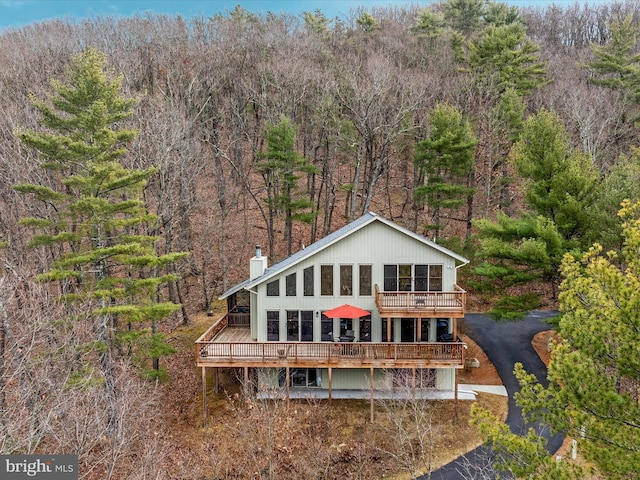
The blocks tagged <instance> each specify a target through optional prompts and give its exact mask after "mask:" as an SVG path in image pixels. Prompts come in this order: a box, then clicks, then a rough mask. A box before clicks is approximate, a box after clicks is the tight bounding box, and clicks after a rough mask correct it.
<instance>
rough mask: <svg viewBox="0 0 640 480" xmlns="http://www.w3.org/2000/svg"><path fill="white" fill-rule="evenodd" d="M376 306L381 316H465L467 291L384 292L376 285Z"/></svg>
mask: <svg viewBox="0 0 640 480" xmlns="http://www.w3.org/2000/svg"><path fill="white" fill-rule="evenodd" d="M375 292H376V299H375V300H376V307H378V312H380V316H381V317H394V318H407V317H409V318H414V317H422V318H425V317H447V318H462V317H464V311H465V304H466V299H467V292H465V291H464V290H463V289H461V288H460V287H458V286H457V285H456V286H455V290H454V291H453V292H383V291H380V290H379V289H378V286H377V285H376V287H375Z"/></svg>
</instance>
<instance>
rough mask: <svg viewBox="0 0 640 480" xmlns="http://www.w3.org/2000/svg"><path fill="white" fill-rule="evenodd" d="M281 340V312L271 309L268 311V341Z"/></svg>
mask: <svg viewBox="0 0 640 480" xmlns="http://www.w3.org/2000/svg"><path fill="white" fill-rule="evenodd" d="M278 340H280V312H278V311H277V310H269V311H268V312H267V341H269V342H277V341H278Z"/></svg>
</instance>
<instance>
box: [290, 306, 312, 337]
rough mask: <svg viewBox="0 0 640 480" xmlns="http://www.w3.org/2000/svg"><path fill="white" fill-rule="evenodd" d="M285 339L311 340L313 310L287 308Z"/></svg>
mask: <svg viewBox="0 0 640 480" xmlns="http://www.w3.org/2000/svg"><path fill="white" fill-rule="evenodd" d="M287 341H289V342H312V341H313V310H287Z"/></svg>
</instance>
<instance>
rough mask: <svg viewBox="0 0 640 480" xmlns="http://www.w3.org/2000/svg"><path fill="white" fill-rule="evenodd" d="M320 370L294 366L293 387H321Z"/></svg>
mask: <svg viewBox="0 0 640 480" xmlns="http://www.w3.org/2000/svg"><path fill="white" fill-rule="evenodd" d="M321 378H322V377H321V376H320V372H319V370H317V369H315V368H292V369H291V386H292V387H319V386H320V380H321Z"/></svg>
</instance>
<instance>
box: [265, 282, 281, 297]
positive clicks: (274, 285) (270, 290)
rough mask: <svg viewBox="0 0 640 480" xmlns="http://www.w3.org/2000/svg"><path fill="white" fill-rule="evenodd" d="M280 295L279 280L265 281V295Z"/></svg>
mask: <svg viewBox="0 0 640 480" xmlns="http://www.w3.org/2000/svg"><path fill="white" fill-rule="evenodd" d="M279 295H280V280H274V281H273V282H269V283H267V297H277V296H279Z"/></svg>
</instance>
